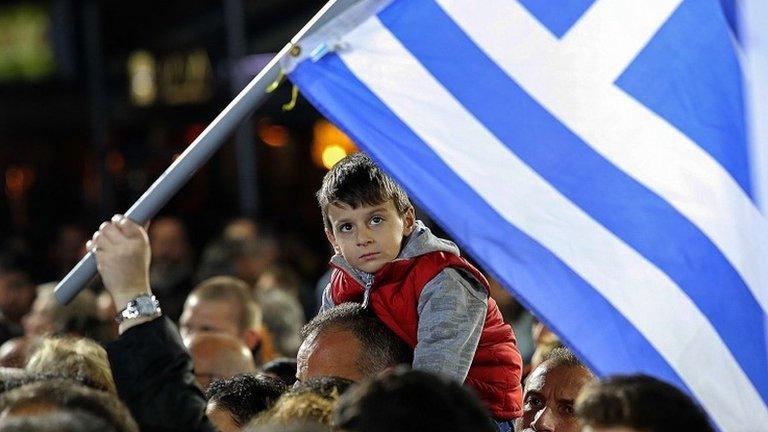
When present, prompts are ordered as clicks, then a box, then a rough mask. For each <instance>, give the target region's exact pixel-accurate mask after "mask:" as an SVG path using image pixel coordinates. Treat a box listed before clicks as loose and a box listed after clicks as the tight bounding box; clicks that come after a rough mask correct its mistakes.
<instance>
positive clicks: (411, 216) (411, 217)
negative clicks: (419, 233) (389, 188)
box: [403, 206, 416, 236]
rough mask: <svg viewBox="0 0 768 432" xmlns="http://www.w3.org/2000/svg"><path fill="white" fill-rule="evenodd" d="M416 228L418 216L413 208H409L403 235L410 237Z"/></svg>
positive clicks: (406, 213) (404, 222)
mask: <svg viewBox="0 0 768 432" xmlns="http://www.w3.org/2000/svg"><path fill="white" fill-rule="evenodd" d="M415 227H416V214H415V211H414V210H413V206H409V207H408V209H407V210H406V211H405V215H404V216H403V235H404V236H409V235H411V233H412V232H413V229H414V228H415Z"/></svg>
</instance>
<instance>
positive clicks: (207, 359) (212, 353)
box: [187, 333, 256, 389]
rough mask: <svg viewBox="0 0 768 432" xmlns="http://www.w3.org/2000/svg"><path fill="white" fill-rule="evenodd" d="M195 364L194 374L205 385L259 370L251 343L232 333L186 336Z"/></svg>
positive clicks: (202, 385) (199, 382)
mask: <svg viewBox="0 0 768 432" xmlns="http://www.w3.org/2000/svg"><path fill="white" fill-rule="evenodd" d="M187 348H188V349H189V355H190V356H191V357H192V363H193V364H194V372H195V378H196V379H197V382H198V384H200V387H201V388H202V389H205V388H207V387H208V385H209V384H210V383H211V382H212V381H213V380H215V379H224V378H229V377H231V376H233V375H237V374H239V373H248V372H254V371H256V364H255V362H254V360H253V355H252V354H251V351H250V350H249V349H248V347H246V346H245V344H244V343H243V342H242V341H240V340H239V339H236V338H235V337H233V336H230V335H226V334H223V333H198V334H196V335H194V336H192V337H191V338H190V339H188V340H187Z"/></svg>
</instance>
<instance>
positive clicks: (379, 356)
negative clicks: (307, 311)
mask: <svg viewBox="0 0 768 432" xmlns="http://www.w3.org/2000/svg"><path fill="white" fill-rule="evenodd" d="M302 338H303V340H304V341H303V342H302V344H301V347H300V348H299V354H298V356H297V359H296V361H297V369H298V370H297V372H296V378H297V379H298V381H300V382H303V381H306V380H308V379H310V378H314V377H319V376H336V377H340V378H346V379H349V380H352V381H359V380H362V379H364V378H367V377H371V376H374V375H376V374H377V373H379V372H382V371H384V370H386V369H388V368H391V367H394V366H397V365H398V364H401V363H408V364H410V363H411V358H412V356H413V352H412V351H411V350H410V349H409V348H408V346H407V345H406V344H405V343H404V342H403V341H402V340H401V339H400V338H398V337H397V336H396V335H395V334H394V333H392V331H391V330H389V329H388V328H387V327H386V326H385V325H384V324H383V323H382V322H381V321H379V319H378V318H376V316H375V315H374V314H373V313H372V312H370V311H369V310H367V309H364V308H363V307H362V306H361V305H359V304H356V303H344V304H341V305H338V306H335V307H333V308H331V309H328V310H326V311H324V312H323V313H321V314H319V315H318V316H316V317H315V318H314V319H313V320H312V321H310V322H309V324H307V325H306V326H304V329H303V330H302Z"/></svg>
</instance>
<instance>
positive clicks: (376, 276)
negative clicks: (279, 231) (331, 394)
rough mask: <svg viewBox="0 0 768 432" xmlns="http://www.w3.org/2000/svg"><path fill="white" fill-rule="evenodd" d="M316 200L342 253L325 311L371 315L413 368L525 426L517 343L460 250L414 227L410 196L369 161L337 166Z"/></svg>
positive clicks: (358, 157)
mask: <svg viewBox="0 0 768 432" xmlns="http://www.w3.org/2000/svg"><path fill="white" fill-rule="evenodd" d="M317 198H318V203H319V204H320V209H321V211H322V213H323V223H324V225H325V234H326V236H327V237H328V241H330V242H331V245H333V248H334V250H335V252H336V254H335V255H334V257H333V258H332V259H331V267H332V269H333V270H332V274H331V282H330V284H329V285H328V287H327V288H326V290H325V293H324V295H323V309H326V308H329V307H332V306H333V305H336V304H340V303H344V302H349V301H354V302H360V303H362V304H363V306H365V307H370V308H371V309H372V310H373V312H374V313H375V314H376V315H377V316H378V317H379V318H380V319H381V320H382V321H383V322H384V323H385V324H386V325H387V327H389V328H390V329H392V331H394V332H395V334H397V335H398V336H399V337H400V338H402V339H403V340H404V341H405V342H406V343H407V344H408V345H409V346H410V347H411V348H412V349H414V360H413V367H414V368H416V369H421V370H425V371H428V372H434V373H440V374H442V375H446V376H448V377H450V378H453V379H455V380H456V381H458V382H465V381H466V383H467V385H469V386H471V387H473V388H474V389H475V391H477V393H478V395H479V396H480V397H481V399H482V400H483V401H484V402H485V404H486V406H487V407H488V408H489V410H490V411H491V413H492V414H493V416H494V417H495V418H496V420H497V421H500V422H506V421H508V420H511V419H514V418H517V417H519V416H520V415H521V414H522V407H521V401H522V389H521V385H520V375H521V365H522V360H521V358H520V353H519V351H518V350H517V346H516V345H515V337H514V334H513V333H512V329H511V327H510V326H509V325H507V324H505V323H504V322H503V320H502V317H501V313H500V312H499V310H498V308H497V307H496V303H495V302H494V300H493V299H492V298H490V297H489V296H488V282H487V281H486V279H485V277H483V275H482V274H481V273H480V272H479V271H478V270H477V269H476V268H475V267H473V266H472V265H471V264H469V263H468V262H467V261H466V260H464V259H463V258H461V257H460V256H459V249H458V248H457V247H456V245H455V244H454V243H452V242H450V241H448V240H443V239H440V238H438V237H436V236H434V235H433V234H432V233H431V232H430V230H429V229H428V228H427V227H426V226H424V224H423V223H421V222H420V221H418V220H415V216H414V210H413V206H412V205H411V203H410V200H409V199H408V196H407V195H406V193H405V192H404V191H403V189H402V188H401V187H400V186H399V185H398V184H397V183H395V182H394V181H393V180H392V179H391V178H390V177H389V176H387V175H386V174H384V173H383V172H382V171H381V170H380V169H379V168H378V167H377V166H376V165H375V164H374V163H373V161H372V160H371V159H370V158H369V157H368V156H365V155H363V154H360V153H358V154H353V155H351V156H348V157H346V158H344V159H343V160H342V161H340V162H339V163H337V164H336V165H335V166H334V167H333V169H331V171H329V172H328V173H327V174H326V176H325V178H324V179H323V184H322V186H321V188H320V190H319V191H318V193H317ZM507 427H508V426H507Z"/></svg>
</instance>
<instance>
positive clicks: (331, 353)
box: [296, 329, 366, 382]
mask: <svg viewBox="0 0 768 432" xmlns="http://www.w3.org/2000/svg"><path fill="white" fill-rule="evenodd" d="M361 353H362V347H361V345H360V341H359V340H358V339H357V338H356V337H355V335H354V334H353V333H352V332H351V331H347V330H343V329H339V330H335V329H329V330H326V331H324V332H322V333H320V334H318V333H317V332H315V333H312V334H310V335H309V336H308V337H307V338H306V339H305V340H304V342H303V343H302V344H301V347H299V354H298V355H297V356H296V368H297V371H296V378H297V379H298V382H303V381H306V380H308V379H311V378H316V377H320V376H335V377H340V378H346V379H349V380H352V381H360V380H362V379H365V378H366V377H365V376H363V375H362V374H361V373H360V371H359V368H358V363H359V358H360V354H361Z"/></svg>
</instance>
